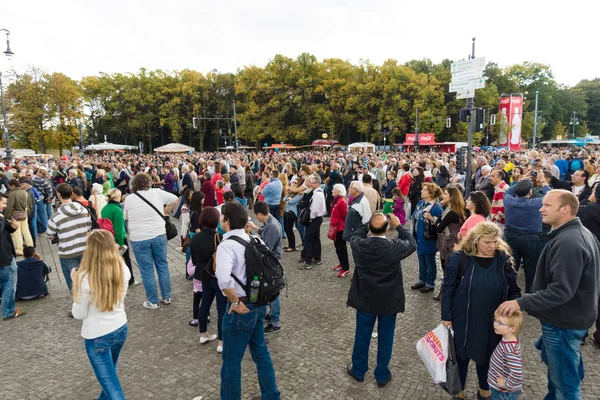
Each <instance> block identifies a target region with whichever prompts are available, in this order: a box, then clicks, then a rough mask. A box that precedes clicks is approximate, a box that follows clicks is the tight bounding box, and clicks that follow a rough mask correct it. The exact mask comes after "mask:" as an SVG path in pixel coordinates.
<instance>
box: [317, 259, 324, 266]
mask: <svg viewBox="0 0 600 400" xmlns="http://www.w3.org/2000/svg"><path fill="white" fill-rule="evenodd" d="M315 264H317V265H321V264H323V260H315Z"/></svg>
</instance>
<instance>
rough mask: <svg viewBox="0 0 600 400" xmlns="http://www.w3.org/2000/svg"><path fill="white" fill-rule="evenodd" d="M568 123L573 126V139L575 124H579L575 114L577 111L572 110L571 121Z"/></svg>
mask: <svg viewBox="0 0 600 400" xmlns="http://www.w3.org/2000/svg"><path fill="white" fill-rule="evenodd" d="M569 125H572V126H573V139H575V126H577V125H579V117H578V116H577V111H573V112H572V113H571V122H569Z"/></svg>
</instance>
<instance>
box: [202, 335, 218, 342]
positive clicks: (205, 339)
mask: <svg viewBox="0 0 600 400" xmlns="http://www.w3.org/2000/svg"><path fill="white" fill-rule="evenodd" d="M213 340H217V335H208V336H200V344H204V343H208V342H212V341H213Z"/></svg>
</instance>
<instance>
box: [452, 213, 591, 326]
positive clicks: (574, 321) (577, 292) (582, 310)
mask: <svg viewBox="0 0 600 400" xmlns="http://www.w3.org/2000/svg"><path fill="white" fill-rule="evenodd" d="M447 273H448V269H446V274H447ZM599 296H600V244H599V243H598V240H597V239H596V237H595V236H594V234H593V233H592V232H590V231H589V230H588V229H586V228H585V227H584V226H583V225H582V223H581V220H580V219H579V218H575V219H574V220H572V221H569V222H567V223H565V224H563V225H562V226H560V227H559V228H557V229H555V230H553V231H551V232H550V233H549V234H548V243H547V244H546V246H545V247H544V250H543V251H542V254H541V255H540V259H539V261H538V264H537V269H536V273H535V278H534V280H533V285H532V287H531V293H529V294H526V295H525V296H523V297H522V298H520V299H519V300H517V301H518V303H519V306H521V309H522V310H524V311H527V312H528V313H529V314H530V315H533V316H534V317H536V318H537V319H539V320H540V321H542V322H546V323H548V324H550V325H554V326H556V327H559V328H564V329H589V328H590V327H591V326H592V325H593V324H594V322H595V321H596V317H597V315H598V297H599Z"/></svg>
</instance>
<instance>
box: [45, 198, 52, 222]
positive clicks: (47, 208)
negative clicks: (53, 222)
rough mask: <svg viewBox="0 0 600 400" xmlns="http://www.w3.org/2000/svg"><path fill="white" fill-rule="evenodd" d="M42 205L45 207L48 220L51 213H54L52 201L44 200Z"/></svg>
mask: <svg viewBox="0 0 600 400" xmlns="http://www.w3.org/2000/svg"><path fill="white" fill-rule="evenodd" d="M44 207H46V221H49V220H50V217H52V214H54V207H52V203H46V202H44Z"/></svg>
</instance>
